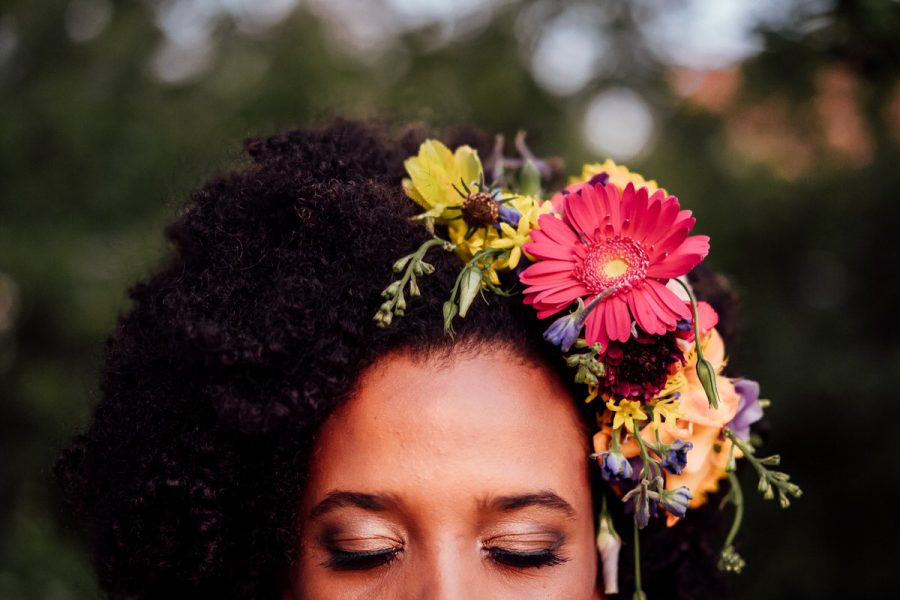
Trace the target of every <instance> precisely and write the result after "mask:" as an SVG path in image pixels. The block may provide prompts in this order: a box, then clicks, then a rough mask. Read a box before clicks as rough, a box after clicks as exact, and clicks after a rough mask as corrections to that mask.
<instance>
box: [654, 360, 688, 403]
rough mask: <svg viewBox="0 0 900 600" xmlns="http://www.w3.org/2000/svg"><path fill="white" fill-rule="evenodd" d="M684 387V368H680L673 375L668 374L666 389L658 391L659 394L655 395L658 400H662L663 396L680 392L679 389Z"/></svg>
mask: <svg viewBox="0 0 900 600" xmlns="http://www.w3.org/2000/svg"><path fill="white" fill-rule="evenodd" d="M686 385H687V378H685V376H684V368H683V367H680V368H679V369H678V370H677V371H675V372H674V373H670V374H669V378H668V379H666V387H664V388H663V389H661V390H660V391H659V394H657V396H659V397H660V398H663V397H665V396H671V395H672V394H674V393H676V392H678V391H680V390H681V388H683V387H684V386H686Z"/></svg>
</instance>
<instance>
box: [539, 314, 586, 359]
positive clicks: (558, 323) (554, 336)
mask: <svg viewBox="0 0 900 600" xmlns="http://www.w3.org/2000/svg"><path fill="white" fill-rule="evenodd" d="M580 314H581V313H580V311H575V312H574V313H571V314H568V315H566V316H564V317H560V318H558V319H557V320H555V321H554V322H553V324H552V325H550V327H548V328H547V331H545V332H544V339H545V340H547V341H548V342H550V343H551V344H553V345H554V346H559V347H560V349H561V350H562V351H563V352H568V351H569V348H571V347H572V344H574V343H575V341H576V340H577V339H578V334H580V333H581V328H582V326H583V322H582V321H581V319H580V318H579V315H580Z"/></svg>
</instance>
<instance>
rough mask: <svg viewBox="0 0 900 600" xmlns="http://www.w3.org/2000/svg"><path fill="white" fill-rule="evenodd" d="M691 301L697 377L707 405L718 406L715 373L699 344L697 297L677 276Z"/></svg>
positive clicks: (679, 283)
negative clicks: (707, 402)
mask: <svg viewBox="0 0 900 600" xmlns="http://www.w3.org/2000/svg"><path fill="white" fill-rule="evenodd" d="M675 281H677V282H678V285H680V286H681V287H682V288H684V291H685V293H686V294H687V295H688V298H689V299H690V301H691V314H692V315H693V318H694V347H695V348H696V349H697V377H698V378H699V379H700V383H701V384H702V385H703V391H704V392H705V393H706V398H707V399H708V400H709V405H710V407H712V408H713V409H717V408H719V390H718V388H717V386H716V373H715V371H714V370H713V368H712V365H711V364H710V363H709V361H707V360H706V359H705V358H704V357H703V348H702V347H701V345H700V313H699V311H698V310H697V299H696V298H695V297H694V292H693V290H691V288H690V286H688V284H686V283H685V282H683V281H682V280H681V279H679V278H677V277H676V278H675Z"/></svg>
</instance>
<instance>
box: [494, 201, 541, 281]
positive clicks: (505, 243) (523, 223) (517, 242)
mask: <svg viewBox="0 0 900 600" xmlns="http://www.w3.org/2000/svg"><path fill="white" fill-rule="evenodd" d="M500 233H501V235H502V236H503V237H501V238H499V239H496V240H494V241H493V242H491V248H509V249H510V250H509V259H508V260H507V261H506V266H507V267H509V268H510V269H515V268H516V266H517V265H518V264H519V260H521V258H522V246H523V245H525V244H527V243H528V242H530V241H531V218H530V215H524V214H523V215H522V217H521V218H520V219H519V225H518V226H517V227H516V228H515V229H513V227H512V225H510V224H509V223H500Z"/></svg>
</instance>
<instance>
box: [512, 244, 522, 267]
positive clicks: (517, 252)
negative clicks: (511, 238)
mask: <svg viewBox="0 0 900 600" xmlns="http://www.w3.org/2000/svg"><path fill="white" fill-rule="evenodd" d="M521 258H522V248H521V247H520V246H513V249H512V251H510V253H509V268H510V269H515V268H516V265H518V264H519V259H521Z"/></svg>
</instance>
